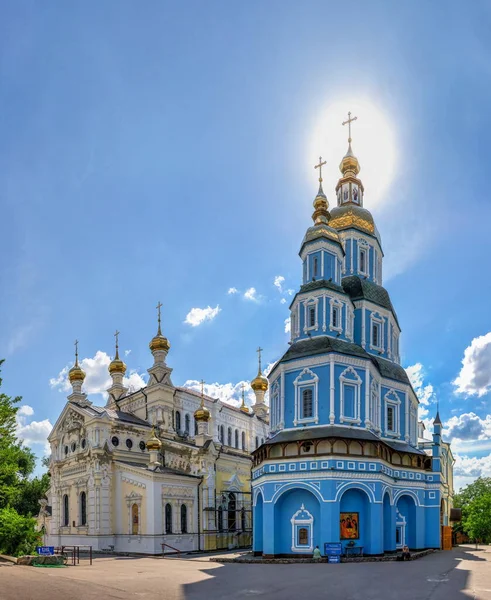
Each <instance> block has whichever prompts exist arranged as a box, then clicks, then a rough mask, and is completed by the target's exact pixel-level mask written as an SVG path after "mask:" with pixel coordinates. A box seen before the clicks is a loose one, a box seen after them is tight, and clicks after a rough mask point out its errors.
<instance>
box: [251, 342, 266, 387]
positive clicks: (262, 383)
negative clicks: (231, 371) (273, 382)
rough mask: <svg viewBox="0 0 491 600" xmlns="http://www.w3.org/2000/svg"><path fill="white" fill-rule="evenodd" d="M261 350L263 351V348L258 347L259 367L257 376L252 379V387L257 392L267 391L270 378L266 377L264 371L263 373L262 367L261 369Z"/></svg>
mask: <svg viewBox="0 0 491 600" xmlns="http://www.w3.org/2000/svg"><path fill="white" fill-rule="evenodd" d="M261 352H262V348H258V349H257V353H258V357H259V359H258V360H259V365H258V369H257V375H256V377H255V378H254V379H253V380H252V381H251V388H252V389H253V390H254V391H255V392H259V391H260V392H265V391H266V390H267V389H268V386H269V384H268V380H267V379H266V377H264V375H263V373H262V369H261Z"/></svg>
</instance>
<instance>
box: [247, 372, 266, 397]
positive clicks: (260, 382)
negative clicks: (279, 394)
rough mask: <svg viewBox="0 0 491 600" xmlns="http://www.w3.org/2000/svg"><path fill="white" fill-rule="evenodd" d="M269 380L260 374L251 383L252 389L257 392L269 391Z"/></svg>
mask: <svg viewBox="0 0 491 600" xmlns="http://www.w3.org/2000/svg"><path fill="white" fill-rule="evenodd" d="M268 386H269V384H268V380H267V379H266V377H264V375H263V374H262V373H261V372H259V373H258V374H257V375H256V377H255V378H254V379H253V380H252V381H251V388H252V389H253V390H254V391H255V392H256V391H263V392H265V391H267V389H268Z"/></svg>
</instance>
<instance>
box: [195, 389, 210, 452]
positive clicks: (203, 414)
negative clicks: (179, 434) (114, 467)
mask: <svg viewBox="0 0 491 600" xmlns="http://www.w3.org/2000/svg"><path fill="white" fill-rule="evenodd" d="M204 386H205V382H204V380H203V379H202V380H201V404H200V406H199V408H198V409H196V410H195V411H194V418H195V420H196V422H197V424H198V433H197V435H196V436H195V437H194V441H195V443H196V445H197V446H204V444H205V442H206V440H208V439H209V438H210V435H209V426H208V422H209V420H210V419H211V414H210V411H209V410H208V409H207V408H206V406H205V394H204Z"/></svg>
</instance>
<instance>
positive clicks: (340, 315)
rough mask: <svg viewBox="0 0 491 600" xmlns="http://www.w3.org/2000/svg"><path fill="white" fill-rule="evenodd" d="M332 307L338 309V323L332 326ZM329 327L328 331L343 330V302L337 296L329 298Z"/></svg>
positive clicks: (340, 331)
mask: <svg viewBox="0 0 491 600" xmlns="http://www.w3.org/2000/svg"><path fill="white" fill-rule="evenodd" d="M334 309H337V310H338V325H337V326H336V327H334V319H333V317H334ZM329 312H330V315H329V329H330V331H337V332H339V333H342V331H343V303H342V302H341V301H340V300H338V299H337V298H331V299H330V300H329Z"/></svg>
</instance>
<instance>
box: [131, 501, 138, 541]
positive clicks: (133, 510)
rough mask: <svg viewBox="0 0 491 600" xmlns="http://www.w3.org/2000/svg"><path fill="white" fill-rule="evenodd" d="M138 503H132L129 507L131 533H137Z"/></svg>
mask: <svg viewBox="0 0 491 600" xmlns="http://www.w3.org/2000/svg"><path fill="white" fill-rule="evenodd" d="M138 521H139V518H138V504H133V506H132V507H131V534H132V535H138V533H139V527H138Z"/></svg>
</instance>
